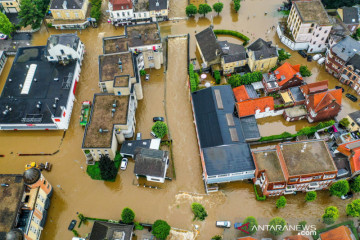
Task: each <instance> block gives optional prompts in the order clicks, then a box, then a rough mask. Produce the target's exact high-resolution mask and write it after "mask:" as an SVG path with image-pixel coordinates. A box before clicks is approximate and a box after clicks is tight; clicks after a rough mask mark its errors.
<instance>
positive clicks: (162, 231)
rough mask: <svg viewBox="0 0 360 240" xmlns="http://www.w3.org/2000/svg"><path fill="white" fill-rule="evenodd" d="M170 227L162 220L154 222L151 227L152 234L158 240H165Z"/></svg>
mask: <svg viewBox="0 0 360 240" xmlns="http://www.w3.org/2000/svg"><path fill="white" fill-rule="evenodd" d="M170 229H171V227H170V225H169V224H168V223H167V222H165V221H164V220H156V221H155V223H154V224H153V226H152V234H153V235H154V236H155V237H157V238H159V239H160V240H165V239H166V238H167V236H168V235H169V234H170Z"/></svg>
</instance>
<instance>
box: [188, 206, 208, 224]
mask: <svg viewBox="0 0 360 240" xmlns="http://www.w3.org/2000/svg"><path fill="white" fill-rule="evenodd" d="M191 210H192V212H193V213H194V219H193V220H196V219H199V220H200V221H204V220H205V218H206V217H207V212H206V210H205V208H204V206H203V205H201V204H200V203H196V202H194V203H193V204H191Z"/></svg>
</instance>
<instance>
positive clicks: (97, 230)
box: [89, 221, 134, 240]
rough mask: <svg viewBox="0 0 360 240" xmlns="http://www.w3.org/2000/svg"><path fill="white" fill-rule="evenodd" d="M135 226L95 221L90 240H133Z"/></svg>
mask: <svg viewBox="0 0 360 240" xmlns="http://www.w3.org/2000/svg"><path fill="white" fill-rule="evenodd" d="M133 229H134V225H128V224H121V223H108V222H99V221H95V222H94V225H93V228H92V230H91V233H90V238H89V240H104V239H124V240H131V239H132V232H133Z"/></svg>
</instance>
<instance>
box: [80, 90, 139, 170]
mask: <svg viewBox="0 0 360 240" xmlns="http://www.w3.org/2000/svg"><path fill="white" fill-rule="evenodd" d="M136 107H137V101H136V98H135V97H134V93H133V92H131V93H130V94H128V95H121V96H120V95H114V94H110V93H103V94H95V95H94V100H93V107H92V109H91V114H90V120H89V123H88V124H87V125H86V128H85V133H84V138H83V143H82V150H83V152H84V154H85V156H86V163H87V164H90V165H91V164H95V161H99V159H100V157H101V155H107V156H109V158H110V159H114V158H115V155H116V151H117V148H118V145H119V144H120V143H122V142H124V141H125V138H131V137H133V136H134V132H135V111H136Z"/></svg>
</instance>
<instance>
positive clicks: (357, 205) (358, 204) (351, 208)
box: [346, 199, 360, 217]
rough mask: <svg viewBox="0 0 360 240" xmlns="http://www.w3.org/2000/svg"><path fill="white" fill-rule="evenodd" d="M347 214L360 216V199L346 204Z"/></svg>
mask: <svg viewBox="0 0 360 240" xmlns="http://www.w3.org/2000/svg"><path fill="white" fill-rule="evenodd" d="M346 214H347V215H349V216H352V217H360V199H356V200H354V201H352V202H351V203H349V204H348V205H347V206H346Z"/></svg>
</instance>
